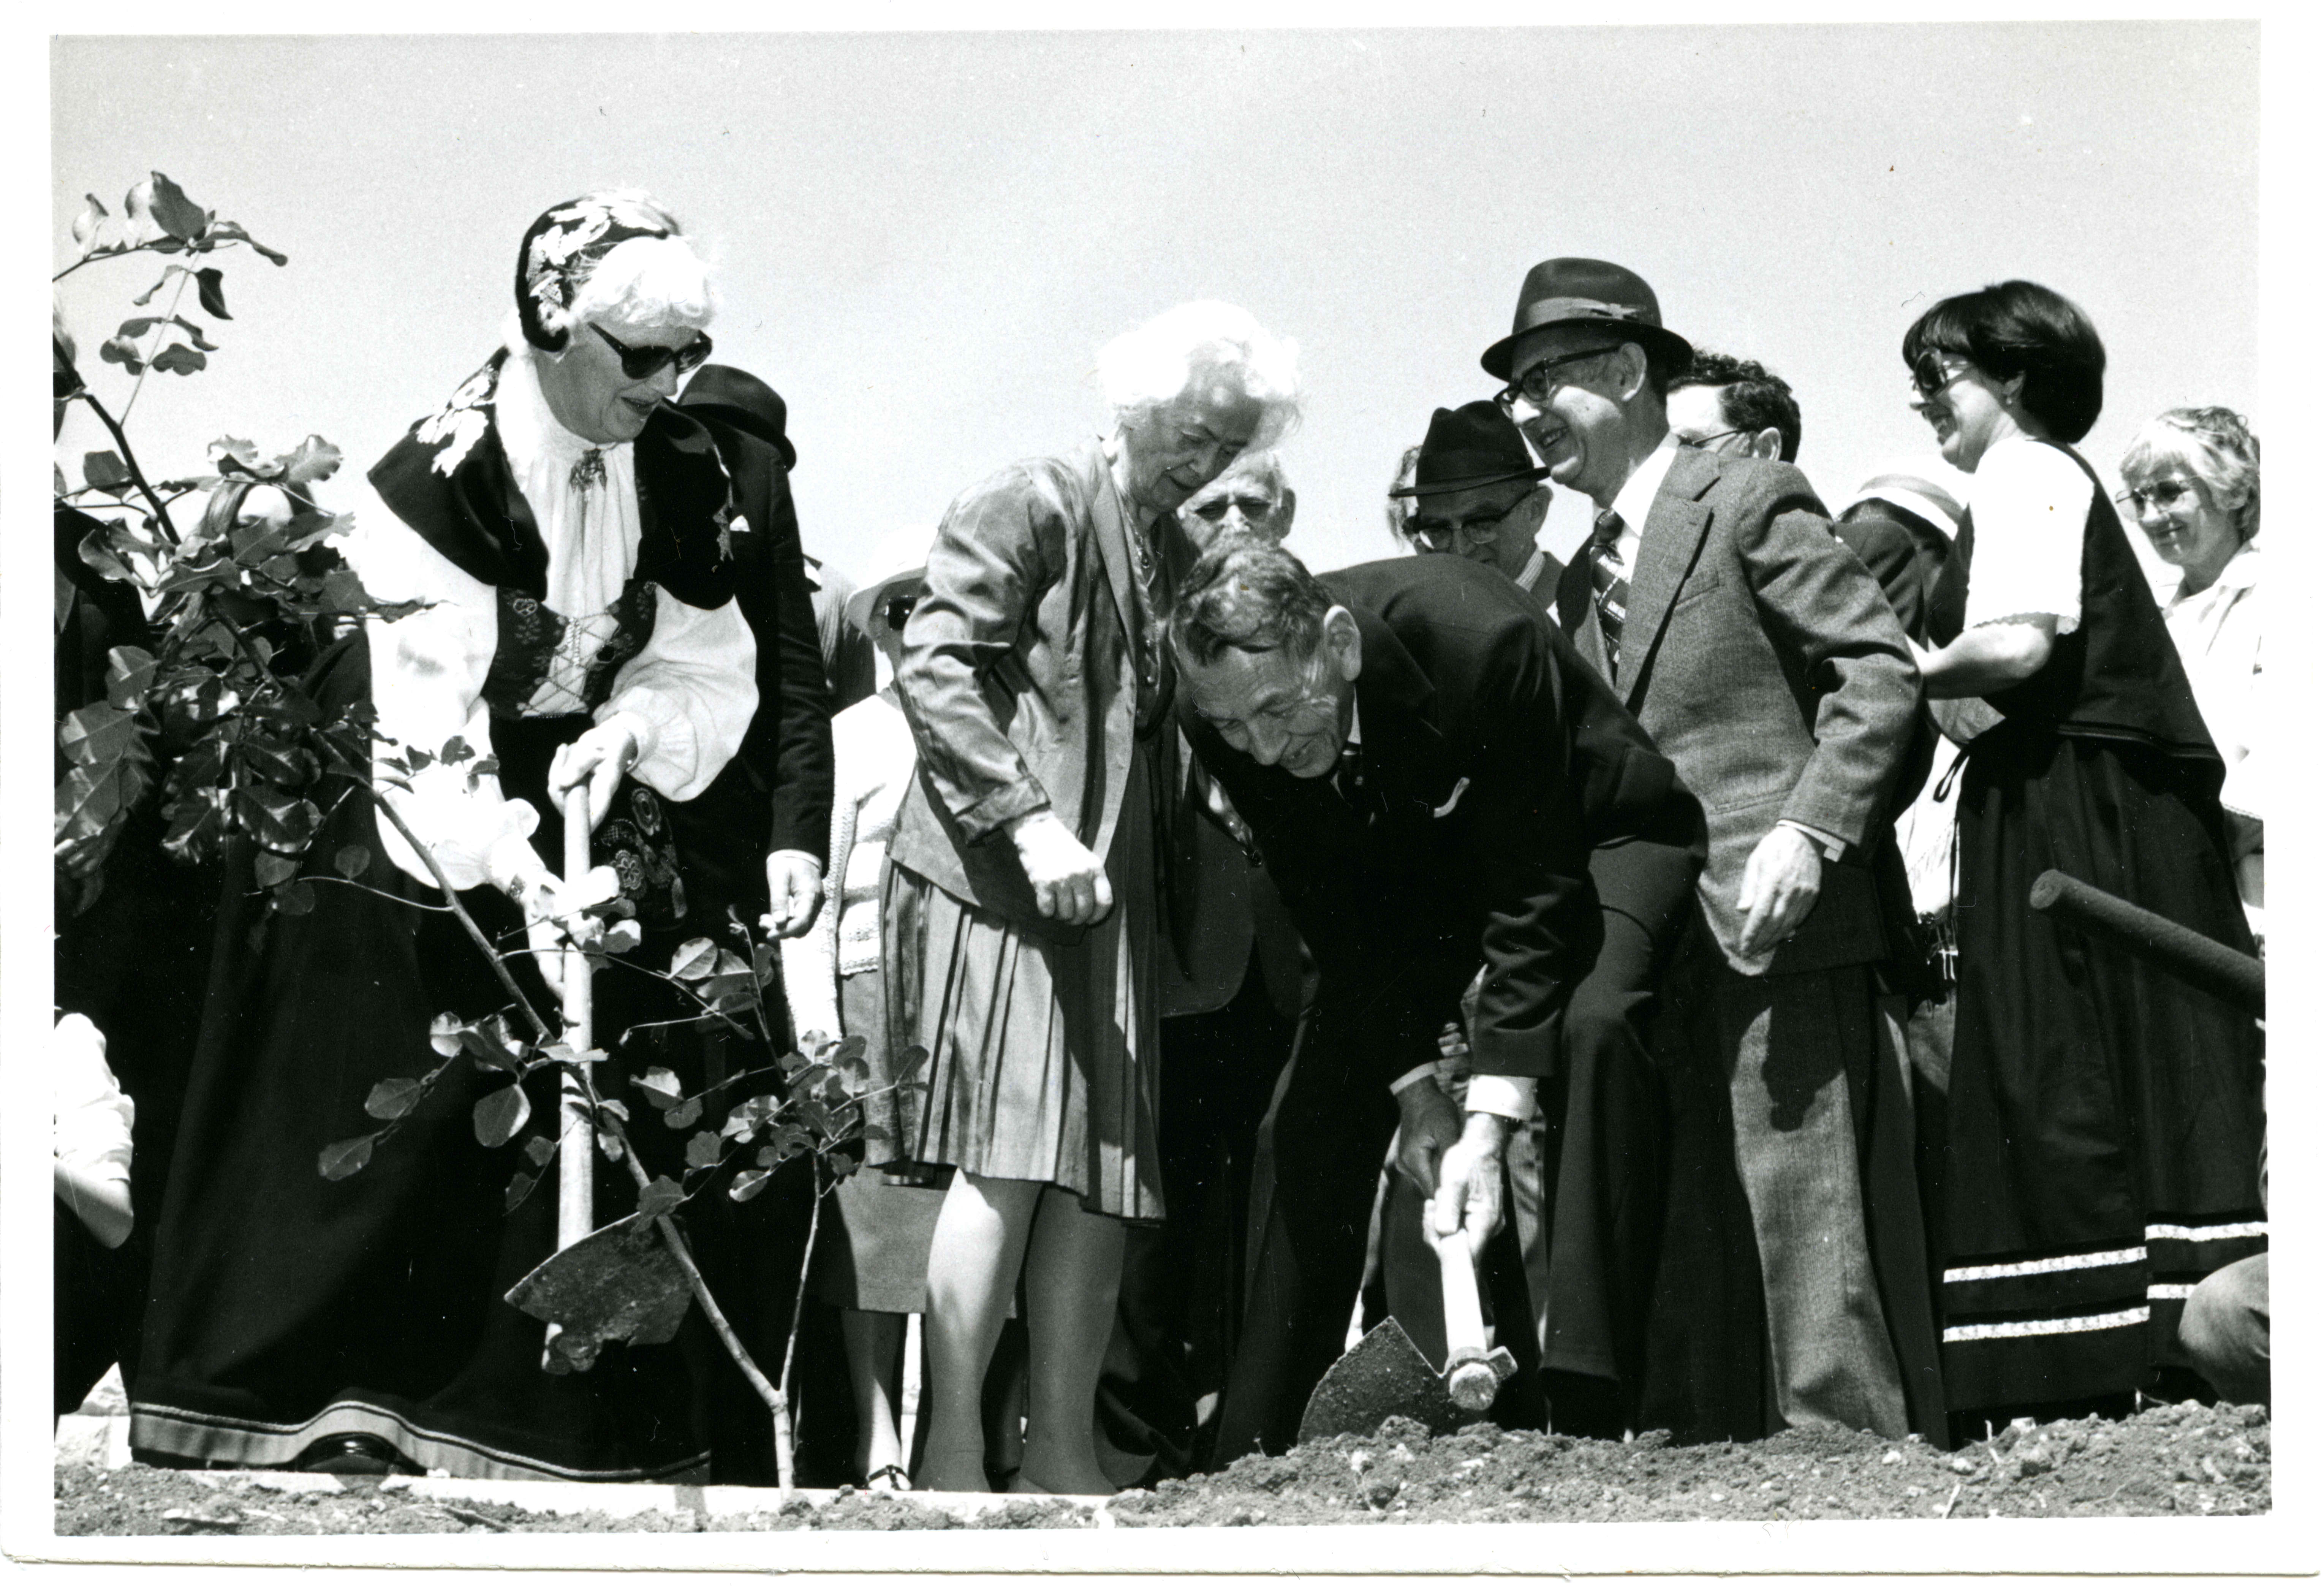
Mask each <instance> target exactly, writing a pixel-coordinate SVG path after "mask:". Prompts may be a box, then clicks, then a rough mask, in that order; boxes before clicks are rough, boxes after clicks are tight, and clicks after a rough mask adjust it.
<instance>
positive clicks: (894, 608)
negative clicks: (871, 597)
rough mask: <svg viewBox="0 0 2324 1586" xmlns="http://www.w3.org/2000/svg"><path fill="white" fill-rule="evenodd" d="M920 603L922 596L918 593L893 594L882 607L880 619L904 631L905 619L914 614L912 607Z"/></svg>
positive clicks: (893, 627) (892, 627)
mask: <svg viewBox="0 0 2324 1586" xmlns="http://www.w3.org/2000/svg"><path fill="white" fill-rule="evenodd" d="M918 604H920V597H919V596H918V595H890V596H889V597H888V601H887V604H885V605H882V606H881V608H880V620H881V622H885V623H887V624H888V626H889V627H890V628H891V629H893V630H895V631H896V632H899V633H900V632H903V631H904V622H905V619H907V618H908V617H909V616H910V615H911V614H912V608H913V607H914V606H916V605H918Z"/></svg>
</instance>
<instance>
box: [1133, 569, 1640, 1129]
mask: <svg viewBox="0 0 2324 1586" xmlns="http://www.w3.org/2000/svg"><path fill="white" fill-rule="evenodd" d="M1321 581H1322V583H1323V586H1324V587H1325V588H1326V589H1327V590H1328V591H1329V592H1330V594H1331V595H1332V597H1333V600H1335V601H1336V602H1338V603H1339V604H1342V605H1345V606H1346V607H1347V608H1348V609H1349V610H1350V611H1351V612H1352V613H1354V615H1355V618H1356V622H1357V626H1358V628H1359V630H1360V632H1361V634H1362V638H1363V670H1362V673H1361V675H1360V677H1358V678H1357V679H1356V709H1357V724H1358V728H1359V731H1360V734H1361V739H1362V744H1361V751H1360V753H1361V759H1362V764H1363V768H1364V774H1365V778H1366V781H1367V786H1368V788H1369V791H1370V794H1371V796H1372V799H1373V807H1372V808H1371V810H1370V812H1369V814H1360V813H1359V812H1358V810H1357V808H1356V807H1354V806H1353V805H1351V803H1349V801H1348V800H1347V799H1346V798H1344V797H1343V796H1342V793H1341V791H1340V790H1339V788H1337V787H1336V786H1335V784H1334V782H1333V779H1330V778H1318V779H1301V778H1298V777H1295V776H1293V775H1292V774H1291V773H1290V772H1288V771H1286V770H1283V769H1282V768H1281V767H1279V766H1262V765H1260V764H1259V763H1258V762H1257V761H1254V760H1252V759H1251V758H1250V756H1248V755H1245V754H1241V753H1239V752H1235V751H1233V750H1231V749H1230V748H1228V747H1227V745H1226V743H1225V742H1224V741H1223V740H1222V739H1221V738H1220V736H1219V735H1218V733H1217V732H1216V730H1215V729H1213V727H1211V726H1210V725H1209V724H1206V723H1205V722H1204V721H1203V719H1202V718H1201V717H1200V716H1198V715H1195V714H1194V712H1193V711H1192V710H1191V709H1188V708H1185V705H1184V704H1183V702H1182V705H1181V709H1180V713H1179V719H1180V721H1181V723H1182V724H1183V725H1184V726H1185V732H1186V737H1187V741H1188V742H1190V743H1192V744H1193V745H1194V752H1196V753H1197V754H1198V755H1200V756H1201V757H1202V760H1203V763H1204V764H1205V765H1206V766H1208V767H1209V768H1210V770H1211V771H1212V774H1213V775H1214V776H1216V777H1217V778H1218V779H1219V781H1220V783H1221V784H1222V786H1224V788H1226V790H1227V794H1228V796H1229V797H1230V798H1232V799H1233V801H1234V806H1235V807H1236V809H1238V810H1239V811H1240V812H1241V813H1242V815H1243V817H1244V818H1245V819H1246V820H1248V821H1249V822H1250V825H1251V829H1252V831H1253V832H1254V834H1256V835H1257V837H1258V840H1259V847H1260V849H1261V851H1262V852H1263V853H1265V855H1266V858H1267V866H1268V872H1269V873H1270V874H1271V875H1273V877H1274V878H1275V880H1276V882H1277V885H1278V886H1279V887H1280V888H1281V890H1282V893H1283V898H1284V901H1285V902H1286V904H1287V905H1288V906H1289V907H1290V909H1291V913H1292V917H1293V918H1294V919H1295V920H1296V922H1297V923H1298V926H1299V929H1300V934H1301V935H1302V936H1305V938H1306V941H1307V945H1308V946H1309V947H1310V949H1311V950H1312V951H1313V952H1314V955H1315V960H1316V964H1317V966H1318V968H1319V969H1320V970H1321V972H1322V974H1323V991H1322V995H1323V999H1324V1000H1326V1001H1342V1002H1353V1003H1355V1004H1358V1005H1360V1006H1359V1009H1358V1012H1359V1017H1357V1018H1355V1019H1351V1021H1350V1025H1351V1028H1353V1029H1354V1030H1355V1031H1356V1039H1357V1042H1358V1045H1359V1047H1360V1051H1359V1052H1358V1053H1357V1054H1356V1056H1355V1062H1356V1063H1357V1065H1359V1068H1360V1071H1361V1072H1363V1073H1365V1074H1369V1075H1370V1076H1371V1077H1373V1078H1376V1079H1377V1080H1378V1081H1379V1083H1383V1084H1385V1083H1388V1081H1390V1080H1393V1079H1394V1078H1395V1077H1396V1076H1397V1074H1401V1073H1403V1072H1405V1071H1406V1070H1407V1069H1409V1068H1411V1067H1412V1066H1413V1065H1416V1064H1417V1063H1422V1062H1425V1061H1428V1060H1430V1059H1431V1058H1433V1057H1434V1056H1435V1045H1434V1040H1435V1034H1436V1028H1437V1026H1438V1025H1439V1024H1440V1023H1441V1022H1442V1021H1443V1017H1444V1008H1445V1003H1446V999H1447V997H1448V995H1449V996H1450V997H1452V998H1457V997H1458V995H1459V993H1460V989H1461V987H1462V984H1463V983H1465V982H1467V980H1468V978H1469V977H1470V976H1471V974H1472V973H1475V970H1476V966H1477V964H1479V963H1480V961H1481V962H1482V963H1483V964H1484V965H1485V967H1486V976H1485V985H1484V990H1483V992H1482V994H1481V995H1480V998H1479V1000H1478V1008H1477V1017H1476V1019H1475V1021H1474V1028H1473V1032H1472V1035H1471V1051H1472V1054H1473V1057H1474V1061H1475V1065H1476V1067H1477V1070H1478V1072H1480V1073H1487V1074H1533V1075H1540V1074H1548V1073H1551V1072H1553V1070H1554V1068H1555V1066H1556V1062H1557V1053H1558V1033H1559V1028H1560V1021H1561V1019H1562V1016H1563V1011H1564V1008H1565V1004H1566V1001H1567V999H1568V998H1570V997H1571V996H1572V991H1573V987H1574V985H1575V983H1576V982H1579V981H1580V980H1581V978H1582V975H1583V974H1585V973H1588V971H1589V968H1590V965H1591V961H1592V960H1593V959H1594V958H1595V957H1596V955H1597V952H1598V944H1599V940H1600V934H1601V927H1600V921H1599V917H1598V899H1597V893H1596V891H1595V890H1594V889H1593V888H1592V887H1591V882H1590V851H1591V838H1590V834H1589V831H1588V828H1587V825H1586V824H1585V821H1584V818H1583V815H1582V788H1583V786H1584V782H1585V779H1586V776H1585V770H1584V768H1583V767H1582V765H1581V764H1579V763H1577V758H1576V754H1575V734H1576V728H1577V723H1578V719H1579V716H1578V708H1577V707H1578V701H1577V699H1576V697H1575V695H1576V685H1577V671H1578V666H1579V663H1578V662H1577V661H1574V660H1573V659H1571V658H1572V647H1571V646H1570V645H1569V644H1567V643H1566V642H1565V641H1564V639H1563V636H1562V635H1560V634H1559V633H1558V632H1556V631H1555V629H1554V627H1553V626H1552V625H1551V624H1550V622H1548V621H1547V620H1546V618H1545V615H1544V613H1542V612H1541V610H1540V609H1539V608H1538V607H1537V606H1535V605H1534V604H1532V603H1531V602H1529V601H1528V600H1527V599H1526V597H1525V595H1523V594H1522V593H1521V592H1519V591H1518V590H1517V588H1516V587H1515V586H1513V585H1511V584H1510V583H1509V581H1508V579H1507V578H1505V577H1503V576H1501V575H1499V573H1497V572H1494V571H1492V570H1491V569H1489V568H1487V567H1480V566H1478V565H1476V564H1474V563H1471V562H1468V561H1464V560H1462V559H1461V558H1455V557H1403V558H1394V559H1392V560H1388V561H1382V562H1372V563H1368V564H1366V565H1364V566H1361V567H1349V568H1345V569H1342V570H1341V571H1339V572H1336V573H1330V574H1326V575H1324V576H1323V578H1322V580H1321ZM1636 747H1637V752H1638V753H1639V754H1640V755H1641V756H1643V757H1645V758H1646V759H1649V760H1650V759H1651V758H1653V752H1652V751H1651V749H1648V748H1646V746H1645V744H1644V742H1643V738H1641V740H1640V742H1639V743H1638V744H1637V746H1636ZM1624 758H1625V759H1627V758H1628V756H1627V755H1626V756H1625V757H1624ZM1665 770H1667V768H1665ZM1651 779H1652V777H1651V771H1650V769H1646V768H1643V767H1642V768H1641V769H1640V770H1637V771H1636V772H1632V773H1629V774H1628V776H1627V777H1626V775H1625V774H1623V773H1621V772H1619V771H1618V772H1616V773H1615V774H1614V775H1613V776H1612V777H1611V779H1610V780H1609V786H1611V787H1614V788H1619V787H1620V786H1621V785H1622V784H1623V783H1624V782H1625V780H1628V781H1631V782H1633V783H1635V784H1643V783H1644V782H1646V781H1650V780H1651ZM1665 785H1667V783H1665Z"/></svg>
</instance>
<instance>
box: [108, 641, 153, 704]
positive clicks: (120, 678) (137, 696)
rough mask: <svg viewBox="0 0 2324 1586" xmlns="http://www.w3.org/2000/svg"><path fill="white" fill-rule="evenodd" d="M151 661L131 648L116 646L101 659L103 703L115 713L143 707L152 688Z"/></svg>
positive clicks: (145, 654)
mask: <svg viewBox="0 0 2324 1586" xmlns="http://www.w3.org/2000/svg"><path fill="white" fill-rule="evenodd" d="M153 666H154V663H153V658H152V656H151V655H150V654H148V653H147V652H146V651H144V650H140V649H138V648H137V647H136V646H134V645H131V644H117V645H115V646H114V647H113V648H112V649H111V650H107V651H106V656H105V703H106V704H107V705H111V706H113V708H114V709H115V710H128V711H134V710H135V709H136V708H137V707H138V706H139V705H143V704H144V703H145V691H146V690H147V689H148V688H151V687H152V686H153Z"/></svg>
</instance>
